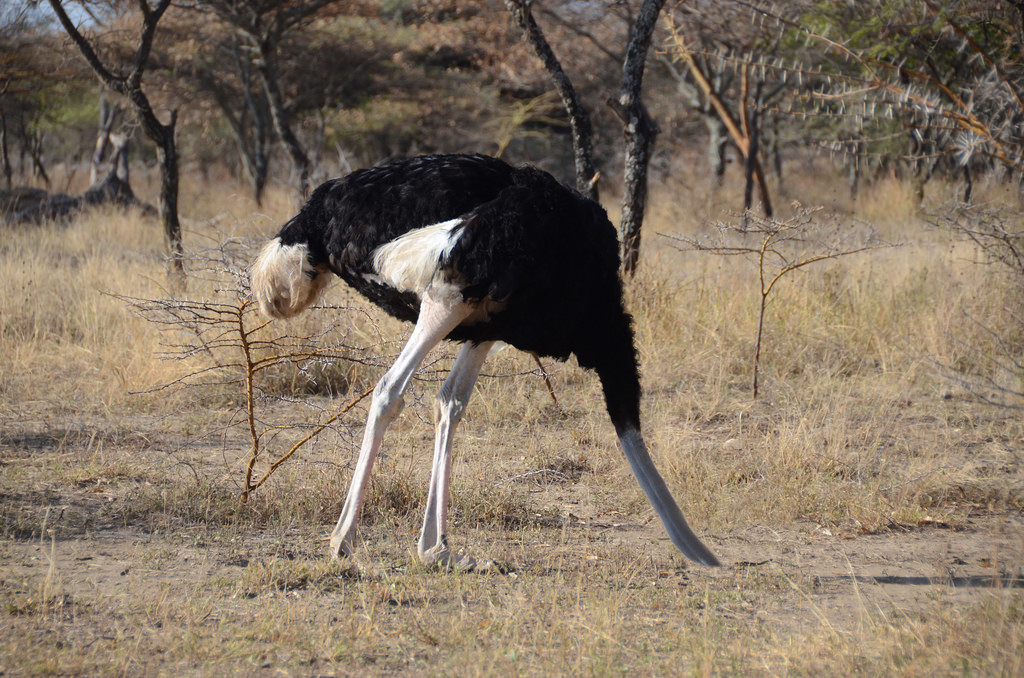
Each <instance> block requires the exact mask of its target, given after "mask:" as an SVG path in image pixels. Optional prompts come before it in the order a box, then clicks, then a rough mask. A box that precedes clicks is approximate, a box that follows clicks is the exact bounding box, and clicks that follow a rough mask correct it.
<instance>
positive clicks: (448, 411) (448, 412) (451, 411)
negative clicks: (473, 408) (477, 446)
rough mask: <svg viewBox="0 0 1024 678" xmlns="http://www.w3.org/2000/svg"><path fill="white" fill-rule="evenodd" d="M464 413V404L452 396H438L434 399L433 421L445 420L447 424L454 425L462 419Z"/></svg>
mask: <svg viewBox="0 0 1024 678" xmlns="http://www.w3.org/2000/svg"><path fill="white" fill-rule="evenodd" d="M465 411H466V403H465V402H463V401H462V400H461V399H459V398H455V397H453V396H446V395H445V394H443V393H442V394H441V395H439V396H438V397H437V398H435V399H434V421H437V422H440V421H444V420H447V421H448V423H449V424H451V425H453V426H454V425H455V424H457V423H459V421H460V420H461V419H462V415H463V413H464V412H465Z"/></svg>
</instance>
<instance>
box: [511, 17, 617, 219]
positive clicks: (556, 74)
mask: <svg viewBox="0 0 1024 678" xmlns="http://www.w3.org/2000/svg"><path fill="white" fill-rule="evenodd" d="M532 4H533V3H532V0H505V5H506V7H508V10H509V12H511V13H512V17H513V19H515V21H516V23H517V24H518V25H519V27H520V28H521V29H522V30H523V34H524V35H525V36H526V40H527V42H529V43H530V47H531V49H533V51H534V53H535V54H536V55H537V57H538V58H539V59H540V60H541V63H543V64H544V69H545V70H546V71H547V72H548V74H549V75H550V76H551V80H552V82H554V84H555V89H556V90H557V91H558V96H559V97H561V99H562V105H563V106H564V107H565V110H566V113H568V115H569V125H570V127H571V129H572V146H573V163H574V165H575V169H576V189H577V190H578V191H579V192H580V193H582V194H584V195H586V196H587V197H589V198H591V199H592V200H597V199H598V188H597V181H598V178H599V176H598V172H597V169H596V167H595V166H594V138H593V129H592V127H591V124H590V114H589V113H588V112H587V109H586V107H584V105H583V103H582V102H581V101H580V97H579V95H578V94H577V93H576V88H575V87H574V86H573V84H572V79H571V78H570V77H569V76H568V75H566V73H565V69H563V68H562V64H561V62H560V61H559V60H558V57H557V56H555V52H554V50H552V49H551V45H549V44H548V41H547V38H545V37H544V33H543V31H541V29H540V26H538V25H537V22H536V21H535V20H534V18H533V13H532Z"/></svg>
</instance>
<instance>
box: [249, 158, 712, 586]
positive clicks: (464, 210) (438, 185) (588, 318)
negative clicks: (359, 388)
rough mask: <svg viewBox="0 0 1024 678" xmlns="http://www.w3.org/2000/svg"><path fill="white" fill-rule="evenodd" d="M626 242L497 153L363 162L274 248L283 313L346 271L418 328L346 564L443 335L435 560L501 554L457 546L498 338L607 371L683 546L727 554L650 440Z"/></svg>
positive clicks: (368, 433) (376, 431)
mask: <svg viewBox="0 0 1024 678" xmlns="http://www.w3.org/2000/svg"><path fill="white" fill-rule="evenodd" d="M618 269H619V255H618V238H617V235H616V232H615V227H614V226H612V224H611V222H609V221H608V216H607V214H606V213H605V211H604V209H603V208H602V207H601V206H600V205H598V204H597V203H596V202H594V201H592V200H589V199H587V198H584V197H583V196H582V195H580V194H579V193H577V192H576V191H574V190H572V189H569V188H566V187H565V186H563V185H562V184H560V183H559V182H558V181H556V180H555V179H554V177H552V176H551V175H550V174H548V173H546V172H543V171H541V170H538V169H536V168H532V167H520V168H514V167H512V166H510V165H508V164H507V163H505V162H504V161H502V160H498V159H496V158H490V157H486V156H482V155H432V156H423V157H417V158H411V159H408V160H402V161H398V162H394V163H391V164H388V165H384V166H380V167H376V168H372V169H366V170H359V171H356V172H353V173H351V174H349V175H348V176H345V177H343V178H340V179H334V180H331V181H328V182H326V183H324V184H323V185H321V186H320V187H319V188H317V189H316V191H314V193H313V195H312V196H311V197H310V199H309V201H308V202H307V203H306V204H305V206H304V207H303V208H302V209H301V211H300V212H299V213H298V214H297V215H296V216H295V217H293V218H292V219H291V220H290V221H289V222H288V223H287V224H285V225H284V227H283V228H282V229H281V230H280V232H279V233H278V234H277V236H276V237H275V238H273V239H272V240H270V241H269V242H268V243H267V244H266V245H265V246H264V247H263V249H262V251H261V252H260V254H259V256H258V257H257V259H256V261H255V262H254V263H253V265H252V268H251V281H252V295H253V298H254V299H255V300H256V301H257V302H258V303H259V306H260V309H261V310H262V311H263V313H264V314H265V315H268V316H270V317H274V318H283V317H288V316H292V315H295V314H297V313H299V312H300V311H302V310H303V309H305V308H306V307H307V306H309V305H310V304H312V303H313V302H314V301H315V300H316V298H317V296H318V295H319V294H320V292H321V291H322V290H323V288H324V286H325V285H326V284H327V282H328V281H329V279H330V277H331V275H330V274H331V273H332V272H333V273H335V274H337V275H338V276H340V277H341V278H342V279H343V280H344V281H345V282H346V283H348V284H349V285H350V286H352V287H353V288H354V289H356V290H357V291H358V292H360V293H362V294H363V295H364V296H366V297H367V298H368V299H369V300H370V301H372V302H373V303H375V304H377V305H378V306H380V307H381V308H383V309H384V310H385V311H386V312H388V313H389V314H391V315H393V316H395V317H396V318H399V319H401V320H408V321H411V322H414V323H415V327H414V329H413V331H412V335H411V336H410V338H409V341H408V343H407V344H406V345H405V347H404V348H403V349H402V351H401V353H400V354H399V356H398V359H397V360H396V361H395V363H394V364H393V365H392V366H391V368H390V369H388V370H387V372H386V373H385V374H384V376H383V377H382V378H381V379H380V381H379V383H378V384H377V386H376V388H375V389H374V391H373V398H372V404H371V406H370V411H369V416H368V418H367V422H366V429H365V431H364V435H363V440H362V445H361V447H360V450H359V457H358V461H357V463H356V467H355V471H354V473H353V477H352V483H351V487H350V488H349V492H348V495H347V497H346V499H345V504H344V507H343V508H342V511H341V516H340V518H339V519H338V523H337V526H336V527H335V528H334V531H333V532H332V534H331V541H330V550H331V555H332V557H334V558H341V557H350V556H351V555H352V553H353V549H354V547H355V537H356V523H357V521H358V519H359V514H360V510H361V508H362V505H363V500H364V498H365V493H366V487H367V482H368V480H369V476H370V471H371V469H372V467H373V463H374V460H375V459H376V457H377V453H378V451H379V450H380V445H381V440H382V438H383V436H384V431H385V429H386V428H387V427H388V424H390V423H391V422H392V421H393V420H394V419H395V417H397V416H398V414H399V412H400V411H401V410H402V407H403V400H402V396H403V394H404V392H405V390H406V387H407V386H408V384H409V380H410V379H411V378H412V376H413V373H414V372H415V370H416V369H417V367H418V366H419V364H420V363H421V361H422V360H423V359H424V357H425V356H426V355H427V353H428V352H429V351H430V349H431V348H433V347H434V346H435V345H437V344H438V343H439V342H440V341H442V340H443V339H446V338H447V339H449V340H452V341H456V342H461V343H462V348H461V350H460V352H459V354H458V357H457V358H456V360H455V364H454V365H453V366H452V369H451V372H450V374H449V375H448V377H447V379H446V380H445V381H444V383H443V385H442V386H441V390H440V393H439V394H438V396H437V400H436V401H435V404H434V415H435V420H436V429H437V430H436V439H435V443H434V458H433V467H432V470H431V478H430V484H429V488H428V493H427V506H426V516H425V518H424V521H423V529H422V531H421V533H420V538H419V543H418V549H417V550H418V554H419V558H420V560H421V561H422V562H423V563H424V564H427V565H439V566H442V567H451V568H456V569H460V570H487V569H490V568H494V567H496V564H495V563H494V561H491V560H487V559H482V558H479V559H478V558H473V557H471V556H467V555H462V554H457V553H455V552H454V551H453V550H452V549H451V547H450V546H449V544H448V537H447V517H448V488H449V476H450V472H451V463H452V452H451V450H452V438H453V434H454V430H455V428H456V426H457V425H458V423H459V420H460V419H461V418H462V415H463V412H464V411H465V409H466V404H467V402H468V401H469V397H470V395H471V393H472V390H473V386H474V384H475V383H476V379H477V375H478V374H479V372H480V368H481V366H482V365H483V363H484V360H485V358H486V357H487V354H488V351H489V350H490V348H491V346H492V345H493V344H494V342H495V341H504V342H506V343H508V344H511V345H512V346H514V347H516V348H518V349H521V350H523V351H532V352H534V353H536V354H538V355H542V356H550V357H553V358H556V359H558V360H566V359H567V358H568V357H569V355H570V354H572V355H575V356H576V359H577V361H578V362H579V364H580V365H581V366H583V367H585V368H588V369H592V370H594V371H595V372H597V376H598V378H599V379H600V381H601V385H602V387H603V390H604V397H605V404H606V406H607V409H608V414H609V415H610V417H611V420H612V424H613V425H614V427H615V432H616V434H617V435H618V439H619V443H620V444H621V446H622V451H623V452H624V453H625V456H626V459H627V460H628V461H629V464H630V466H631V467H632V470H633V473H634V475H635V476H636V479H637V481H638V482H639V484H640V486H641V488H643V491H644V492H645V493H646V494H647V497H648V498H649V499H650V502H651V504H652V505H653V506H654V509H655V511H656V512H657V513H658V515H659V517H660V518H661V521H662V523H663V524H664V525H665V528H666V530H667V531H668V534H669V536H670V537H671V539H672V542H673V543H674V544H675V545H676V546H677V547H678V548H679V550H680V551H682V552H683V554H684V555H686V556H687V557H689V558H690V559H692V560H694V561H696V562H698V563H702V564H704V565H709V566H713V565H718V560H717V559H716V558H715V556H714V555H713V554H712V553H711V551H710V550H709V549H708V548H707V547H706V546H705V545H704V544H703V543H701V541H700V539H698V537H697V536H696V535H695V534H694V533H693V531H692V530H691V529H690V527H689V526H688V525H687V523H686V520H685V519H684V518H683V514H682V512H681V511H680V510H679V507H678V506H677V505H676V503H675V500H674V499H673V498H672V494H671V493H670V492H669V490H668V488H667V487H666V485H665V481H664V480H663V479H662V477H661V475H660V474H659V473H658V470H657V469H656V468H655V466H654V464H653V462H652V461H651V457H650V455H649V454H648V451H647V446H646V445H645V443H644V440H643V437H642V436H641V434H640V378H639V373H638V367H637V357H636V349H635V347H634V345H633V330H632V319H631V317H630V315H629V314H628V313H626V311H625V309H624V308H623V301H622V280H621V278H620V277H619V272H618Z"/></svg>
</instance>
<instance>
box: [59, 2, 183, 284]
mask: <svg viewBox="0 0 1024 678" xmlns="http://www.w3.org/2000/svg"><path fill="white" fill-rule="evenodd" d="M49 2H50V7H52V8H53V11H54V13H55V14H56V15H57V19H58V20H59V21H60V24H61V26H62V27H63V28H64V30H65V31H66V32H67V34H68V36H70V38H71V40H72V41H73V42H74V43H75V45H76V46H77V47H78V49H79V51H80V52H81V53H82V56H83V57H85V60H86V61H87V62H88V63H89V66H90V67H91V68H92V69H93V71H95V72H96V75H98V76H99V78H100V81H101V82H102V83H103V84H104V85H105V86H107V87H108V88H109V89H111V90H112V91H114V92H116V93H118V94H120V95H121V96H123V97H125V98H126V99H128V101H129V102H130V103H131V106H132V109H133V110H134V111H135V114H136V116H137V117H138V119H139V123H140V124H141V125H142V129H143V130H144V131H145V132H146V136H147V137H149V138H150V140H152V141H153V143H155V144H156V148H157V155H158V157H159V158H160V217H161V220H162V221H163V227H164V236H165V237H166V240H167V245H168V249H169V251H170V257H171V262H172V268H173V270H174V271H175V274H176V275H181V274H182V273H183V272H184V268H183V263H182V245H181V224H180V223H179V221H178V149H177V146H176V143H175V138H174V134H175V132H174V127H175V124H176V122H177V118H178V113H177V110H172V111H171V114H170V120H169V121H168V122H167V123H166V124H164V123H162V122H160V119H159V118H157V116H156V113H155V112H154V111H153V107H152V106H151V105H150V102H149V97H147V96H146V93H145V92H144V91H143V89H142V76H143V74H144V73H145V71H146V67H147V65H148V63H149V58H150V53H151V51H152V48H153V38H154V36H155V34H156V27H157V24H158V23H159V21H160V19H161V18H162V17H163V15H164V12H166V11H167V8H168V7H169V6H170V4H171V0H159V2H157V3H156V4H155V5H152V6H151V5H150V3H149V2H147V0H138V2H137V5H136V6H137V8H138V10H139V14H140V15H141V17H142V27H141V31H140V33H139V38H138V45H137V48H136V50H135V54H134V57H133V59H132V63H131V69H130V70H129V71H128V74H127V75H121V74H119V73H115V70H113V69H111V68H110V67H108V66H107V65H106V64H104V63H103V61H101V59H100V57H99V56H98V55H97V53H96V51H95V49H94V48H93V45H92V43H90V41H89V39H88V38H86V37H85V36H84V35H83V34H82V33H81V32H80V31H79V30H78V28H77V27H76V26H75V24H74V22H72V21H71V19H70V18H69V17H68V14H67V12H66V11H65V9H64V6H63V4H62V2H61V0H49Z"/></svg>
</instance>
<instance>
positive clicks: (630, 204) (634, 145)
mask: <svg viewBox="0 0 1024 678" xmlns="http://www.w3.org/2000/svg"><path fill="white" fill-rule="evenodd" d="M664 4H665V0H644V4H643V5H642V6H641V7H640V12H639V13H638V14H637V17H636V21H635V22H634V23H633V30H632V34H631V38H630V41H629V48H628V49H627V51H626V61H625V63H624V64H623V67H622V87H621V89H620V91H619V98H618V100H613V101H611V102H609V103H611V106H612V108H613V109H614V110H615V111H616V113H618V115H619V118H621V120H622V123H623V127H624V133H625V137H626V159H625V169H624V172H623V181H624V184H625V185H624V186H623V195H622V221H621V230H622V271H623V273H625V274H626V275H627V276H632V275H633V274H634V273H636V267H637V263H638V261H639V259H640V230H641V228H642V227H643V222H644V208H645V207H646V204H647V167H648V164H649V163H650V159H651V150H652V149H653V147H654V140H655V137H656V136H657V135H658V132H659V131H660V130H659V129H658V126H657V125H656V124H655V123H654V121H653V120H652V119H651V116H650V115H649V114H648V113H647V108H646V107H645V106H644V104H643V100H642V98H641V95H642V91H643V79H644V67H645V65H646V60H647V51H648V49H649V48H650V45H651V36H652V35H653V34H654V26H655V24H656V23H657V21H658V15H659V14H660V13H661V8H662V6H663V5H664Z"/></svg>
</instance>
